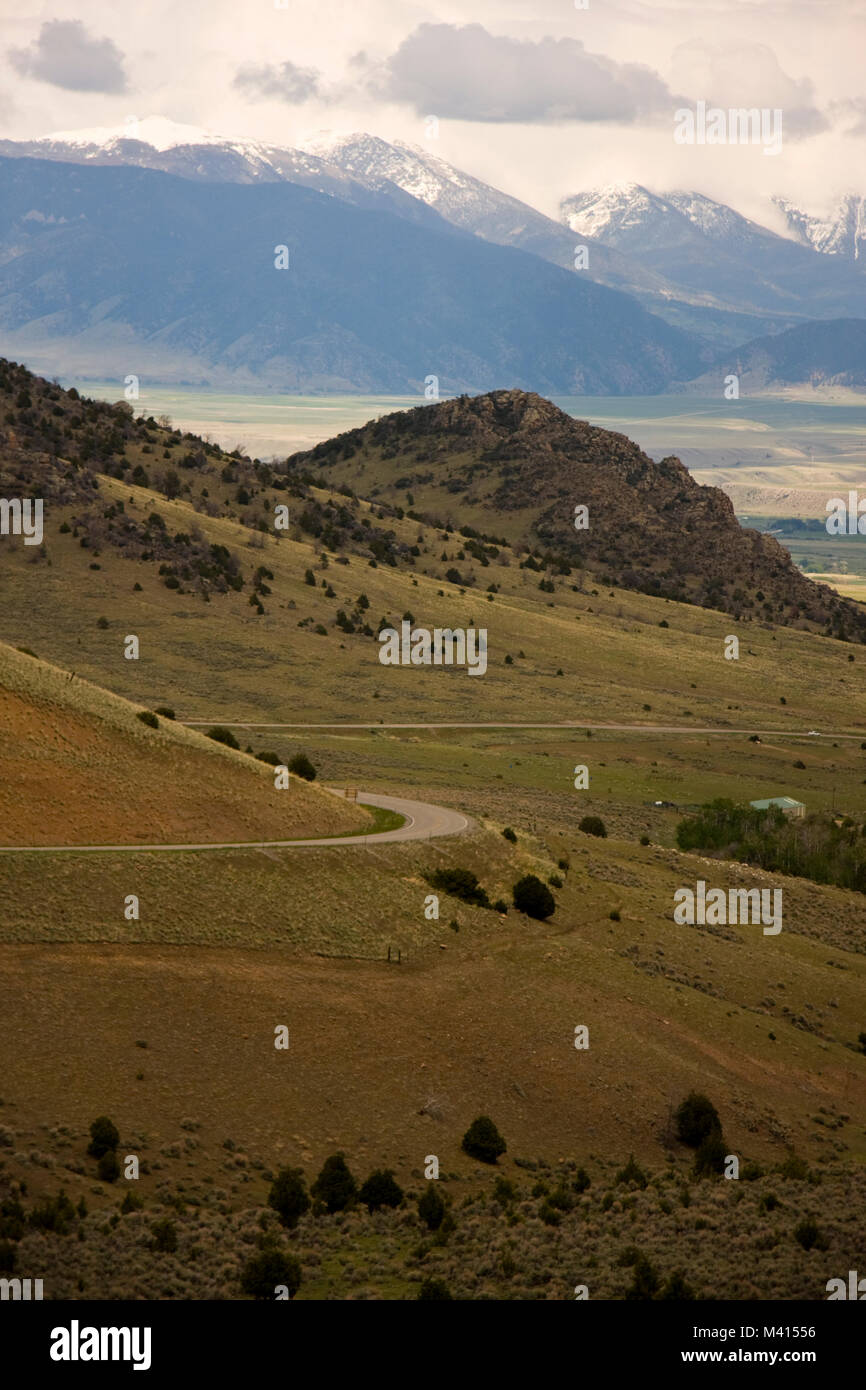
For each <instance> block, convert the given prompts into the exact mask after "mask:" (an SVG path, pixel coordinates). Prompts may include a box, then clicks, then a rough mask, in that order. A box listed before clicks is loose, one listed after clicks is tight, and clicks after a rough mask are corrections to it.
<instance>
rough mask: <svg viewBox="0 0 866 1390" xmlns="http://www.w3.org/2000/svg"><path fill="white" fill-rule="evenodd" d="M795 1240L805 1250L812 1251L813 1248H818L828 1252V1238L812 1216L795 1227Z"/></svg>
mask: <svg viewBox="0 0 866 1390" xmlns="http://www.w3.org/2000/svg"><path fill="white" fill-rule="evenodd" d="M794 1239H795V1240H796V1241H797V1242H798V1244H799V1245H802V1247H803V1249H804V1250H811V1249H812V1248H813V1246H817V1248H818V1249H819V1250H826V1249H827V1245H828V1241H827V1239H826V1237H825V1236H823V1235H822V1233H821V1230H820V1227H819V1226H818V1224H817V1222H815V1221H813V1219H812V1217H811V1216H807V1217H806V1218H805V1219H804V1220H803V1221H801V1222H800V1224H799V1226H795V1227H794Z"/></svg>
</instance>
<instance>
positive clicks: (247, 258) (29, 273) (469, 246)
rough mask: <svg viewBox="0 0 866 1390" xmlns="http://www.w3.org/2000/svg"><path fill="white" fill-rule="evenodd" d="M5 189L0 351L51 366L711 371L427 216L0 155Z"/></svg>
mask: <svg viewBox="0 0 866 1390" xmlns="http://www.w3.org/2000/svg"><path fill="white" fill-rule="evenodd" d="M0 185H2V188H3V194H4V196H3V200H2V208H0V350H2V351H4V352H6V353H7V354H9V355H13V354H14V355H16V356H19V357H23V358H25V359H26V360H28V361H29V362H31V363H33V364H34V365H37V366H38V365H42V364H44V367H45V369H46V370H50V371H51V372H61V373H65V374H67V375H75V374H77V375H80V376H85V377H86V376H90V377H91V378H92V377H94V376H96V377H100V376H102V377H104V376H117V375H118V372H119V374H120V379H121V380H122V379H123V377H125V376H126V375H127V374H129V373H132V374H136V375H140V376H143V375H150V376H151V378H155V379H158V380H162V381H168V380H174V381H186V382H193V383H201V384H208V385H213V386H225V385H227V384H232V385H235V386H241V387H246V388H248V389H255V388H258V389H261V388H265V389H281V390H284V391H358V392H365V393H372V392H388V393H394V394H406V393H416V392H417V393H419V394H420V393H421V392H422V391H423V389H424V383H425V381H426V379H427V378H428V377H436V378H438V382H439V388H440V389H441V390H442V392H443V393H445V392H448V393H451V392H456V391H462V390H483V389H489V388H490V387H493V386H496V385H497V384H499V383H501V382H502V381H503V380H507V381H508V382H509V383H510V384H515V385H519V386H524V387H527V388H533V389H539V390H544V391H548V392H550V393H565V394H572V393H576V394H583V393H592V394H602V395H605V394H620V393H624V392H637V393H647V392H655V391H659V390H661V389H663V387H664V386H665V384H666V383H667V382H668V381H669V380H671V378H673V377H680V378H681V377H683V376H684V375H689V374H690V373H691V370H692V368H693V365H694V363H695V361H700V360H703V361H704V362H705V363H706V364H709V361H710V358H711V354H709V352H707V351H706V350H705V349H702V348H701V345H700V344H699V343H698V342H696V340H695V339H694V338H693V337H692V335H690V334H687V333H684V332H682V331H681V330H679V329H677V328H675V327H672V326H671V325H669V324H667V323H665V322H664V321H663V320H661V319H659V318H656V317H655V316H653V315H651V314H649V313H647V312H646V310H645V309H643V308H642V307H641V306H640V305H639V304H638V303H636V302H635V301H634V300H633V299H632V298H630V297H629V296H627V295H624V294H621V293H619V292H617V291H615V290H611V289H608V288H607V287H605V286H603V285H597V284H595V283H594V282H593V281H592V280H588V279H585V278H583V277H581V276H580V275H577V274H575V273H574V272H573V271H572V272H569V271H566V270H562V269H560V268H559V267H558V266H554V265H551V264H550V263H549V262H548V261H546V260H543V259H541V258H540V257H538V256H533V255H529V254H528V253H526V252H524V251H520V250H517V249H514V248H506V247H501V246H496V245H493V244H490V243H487V242H484V241H482V240H480V239H479V238H477V237H474V236H471V235H469V234H468V233H466V232H462V231H459V230H457V229H456V228H454V227H452V226H451V225H450V224H449V223H447V222H445V221H444V220H443V219H441V218H437V219H436V223H435V226H434V225H423V224H422V222H421V221H419V220H416V219H412V220H408V219H405V218H403V217H398V216H395V215H394V213H393V212H392V211H389V210H387V209H379V208H375V209H374V208H364V207H358V206H354V205H352V204H350V203H347V202H345V201H343V200H342V199H339V198H334V197H330V196H328V195H327V194H325V193H320V192H318V191H314V190H313V189H311V188H305V187H300V186H299V185H298V184H295V183H288V182H276V183H275V182H262V183H256V184H253V185H249V186H242V187H239V186H238V185H237V184H233V183H221V182H201V181H195V180H191V179H186V178H180V177H178V176H176V175H170V174H165V173H162V172H158V171H156V170H151V169H140V168H137V167H126V166H120V167H105V166H90V165H87V166H81V165H76V164H70V163H62V162H56V161H51V160H35V159H29V158H17V159H8V158H7V159H0ZM428 215H429V217H430V218H435V217H436V214H435V213H433V212H429V214H428ZM280 247H285V251H284V252H280V249H279V248H280ZM280 257H282V259H283V261H284V262H287V265H286V268H284V269H278V268H277V262H278V261H279V260H280Z"/></svg>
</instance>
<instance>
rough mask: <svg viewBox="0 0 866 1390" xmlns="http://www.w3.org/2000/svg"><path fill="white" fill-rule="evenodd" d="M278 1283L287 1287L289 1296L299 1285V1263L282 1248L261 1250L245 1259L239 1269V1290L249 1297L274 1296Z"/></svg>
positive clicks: (291, 1296) (263, 1297) (295, 1291)
mask: <svg viewBox="0 0 866 1390" xmlns="http://www.w3.org/2000/svg"><path fill="white" fill-rule="evenodd" d="M280 1285H285V1287H286V1288H287V1289H288V1293H289V1298H294V1296H295V1294H296V1293H297V1292H298V1289H299V1288H300V1287H301V1266H300V1263H299V1262H298V1260H296V1259H295V1257H294V1255H288V1254H286V1253H285V1252H284V1251H282V1250H277V1249H275V1248H270V1249H268V1250H262V1251H261V1253H260V1254H258V1255H253V1256H252V1258H251V1259H249V1260H247V1262H246V1264H245V1265H244V1267H243V1269H242V1271H241V1292H242V1293H245V1294H248V1295H249V1297H250V1298H257V1299H266V1298H274V1297H275V1296H276V1291H277V1288H278V1287H279V1286H280Z"/></svg>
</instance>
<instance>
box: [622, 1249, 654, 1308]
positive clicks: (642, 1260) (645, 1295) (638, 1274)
mask: <svg viewBox="0 0 866 1390" xmlns="http://www.w3.org/2000/svg"><path fill="white" fill-rule="evenodd" d="M660 1283H661V1280H660V1279H659V1272H658V1270H657V1269H656V1267H655V1265H654V1264H651V1262H650V1261H649V1260H648V1259H647V1257H646V1255H638V1257H637V1259H636V1260H635V1262H634V1278H633V1279H632V1282H631V1285H630V1286H629V1288H627V1289H626V1291H625V1296H626V1298H628V1299H649V1298H655V1297H656V1294H657V1293H658V1288H659V1284H660Z"/></svg>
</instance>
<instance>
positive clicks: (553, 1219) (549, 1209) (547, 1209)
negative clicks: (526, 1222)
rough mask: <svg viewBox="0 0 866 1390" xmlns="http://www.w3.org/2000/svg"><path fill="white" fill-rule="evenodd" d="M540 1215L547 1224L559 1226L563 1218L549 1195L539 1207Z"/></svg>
mask: <svg viewBox="0 0 866 1390" xmlns="http://www.w3.org/2000/svg"><path fill="white" fill-rule="evenodd" d="M538 1215H539V1216H540V1217H541V1219H542V1221H543V1222H544V1224H545V1225H546V1226H558V1225H559V1223H560V1221H561V1220H562V1217H561V1216H560V1214H559V1212H558V1211H557V1210H556V1207H555V1206H553V1204H552V1203H551V1201H550V1198H549V1197H545V1199H544V1201H543V1202H542V1203H541V1206H540V1207H539V1208H538Z"/></svg>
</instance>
